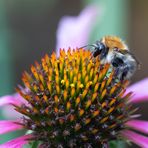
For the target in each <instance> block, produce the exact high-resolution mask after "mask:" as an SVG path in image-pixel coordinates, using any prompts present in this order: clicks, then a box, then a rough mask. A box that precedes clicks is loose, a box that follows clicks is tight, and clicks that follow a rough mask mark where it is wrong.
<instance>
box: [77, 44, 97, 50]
mask: <svg viewBox="0 0 148 148" xmlns="http://www.w3.org/2000/svg"><path fill="white" fill-rule="evenodd" d="M87 46H91V47H95V48H96V46H95V45H93V44H92V45H91V44H88V45H85V46H82V47H80V48H79V49H81V48H85V47H87Z"/></svg>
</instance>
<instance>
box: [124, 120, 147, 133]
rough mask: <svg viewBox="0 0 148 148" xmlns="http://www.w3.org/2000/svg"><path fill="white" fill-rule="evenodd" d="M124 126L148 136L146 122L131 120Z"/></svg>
mask: <svg viewBox="0 0 148 148" xmlns="http://www.w3.org/2000/svg"><path fill="white" fill-rule="evenodd" d="M126 125H127V126H129V127H131V128H133V129H135V130H137V131H140V132H143V133H146V134H148V121H142V120H131V121H128V122H126Z"/></svg>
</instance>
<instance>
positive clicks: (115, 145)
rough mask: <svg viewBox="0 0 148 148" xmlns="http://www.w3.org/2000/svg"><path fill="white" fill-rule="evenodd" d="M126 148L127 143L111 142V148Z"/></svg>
mask: <svg viewBox="0 0 148 148" xmlns="http://www.w3.org/2000/svg"><path fill="white" fill-rule="evenodd" d="M118 147H120V148H125V147H126V144H125V142H123V141H121V140H116V141H110V142H109V148H118Z"/></svg>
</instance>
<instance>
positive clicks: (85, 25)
mask: <svg viewBox="0 0 148 148" xmlns="http://www.w3.org/2000/svg"><path fill="white" fill-rule="evenodd" d="M97 11H100V10H97V8H96V7H94V6H89V7H86V8H85V9H84V10H83V11H82V12H81V13H80V15H79V16H78V17H65V18H63V19H62V20H61V22H60V24H59V29H58V31H57V49H59V48H60V47H62V48H67V47H68V46H71V47H75V46H77V47H80V46H82V45H85V44H87V42H88V36H89V33H90V30H91V26H92V25H93V23H94V21H95V18H96V14H97ZM57 53H59V51H57ZM147 88H148V78H146V79H144V80H142V81H140V82H137V83H136V84H134V85H132V86H130V87H129V88H128V89H127V91H133V92H134V94H135V95H134V96H133V98H131V99H130V100H129V101H131V102H133V103H134V102H142V101H147V100H148V91H147ZM22 102H23V99H22V97H20V96H19V95H18V94H15V95H12V96H11V95H10V96H4V97H1V98H0V106H6V105H12V104H13V105H19V104H21V103H22ZM16 122H17V123H16ZM18 123H20V124H18ZM126 126H128V127H130V128H132V129H133V130H135V131H140V132H141V133H145V134H148V122H147V121H141V120H130V121H128V122H126ZM20 129H23V126H21V120H20V121H18V120H16V121H12V120H4V121H3V120H2V121H0V134H3V133H7V132H10V131H14V130H20ZM121 134H122V135H123V136H124V137H125V138H127V139H128V140H130V141H132V142H133V143H135V144H137V145H139V146H140V147H143V148H148V138H147V137H146V136H142V135H140V134H137V133H136V132H132V131H129V130H123V131H122V132H121ZM29 138H31V134H29V135H24V136H22V137H19V138H16V139H14V140H11V141H9V142H6V143H4V144H2V145H0V148H8V147H11V148H20V147H22V146H23V145H24V144H26V143H27V142H28V141H27V139H29Z"/></svg>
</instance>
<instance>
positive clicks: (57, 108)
mask: <svg viewBox="0 0 148 148" xmlns="http://www.w3.org/2000/svg"><path fill="white" fill-rule="evenodd" d="M91 55H92V54H91V52H90V51H86V50H84V49H75V50H71V49H69V50H68V51H67V52H65V51H64V50H61V51H60V56H59V58H57V57H56V55H55V54H54V53H53V54H52V55H51V57H49V56H48V55H45V57H44V58H42V60H41V63H40V64H39V63H37V62H36V63H35V66H31V74H29V73H27V72H24V74H23V78H22V80H23V83H24V85H25V89H22V87H19V88H17V91H18V92H19V94H20V95H21V96H22V97H23V98H24V99H25V100H26V101H27V103H24V104H23V105H21V106H15V109H16V110H17V111H18V112H20V113H21V114H23V115H24V118H23V122H22V125H23V126H24V128H25V129H27V130H30V131H31V133H32V135H33V137H32V138H31V139H30V141H40V144H41V146H42V147H43V148H50V147H51V148H54V147H55V148H57V147H58V148H62V147H63V148H65V147H70V148H73V147H82V148H83V147H84V148H87V147H89V148H91V147H107V146H108V142H110V141H111V140H116V139H122V135H121V134H120V132H121V131H122V130H124V129H126V128H127V127H126V126H125V122H126V121H128V120H130V118H131V116H132V114H133V112H134V110H133V109H132V107H131V105H130V103H129V102H128V98H129V97H130V95H131V93H128V94H127V95H125V87H126V86H127V83H128V81H124V82H118V83H116V84H115V83H114V81H115V79H116V78H115V72H114V70H112V71H111V73H109V74H108V70H109V68H110V66H111V65H110V64H109V63H105V64H102V63H101V60H100V59H99V58H93V59H90V57H91ZM107 75H108V76H107Z"/></svg>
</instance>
